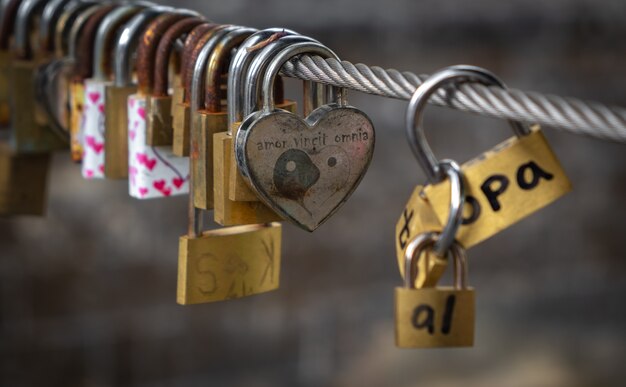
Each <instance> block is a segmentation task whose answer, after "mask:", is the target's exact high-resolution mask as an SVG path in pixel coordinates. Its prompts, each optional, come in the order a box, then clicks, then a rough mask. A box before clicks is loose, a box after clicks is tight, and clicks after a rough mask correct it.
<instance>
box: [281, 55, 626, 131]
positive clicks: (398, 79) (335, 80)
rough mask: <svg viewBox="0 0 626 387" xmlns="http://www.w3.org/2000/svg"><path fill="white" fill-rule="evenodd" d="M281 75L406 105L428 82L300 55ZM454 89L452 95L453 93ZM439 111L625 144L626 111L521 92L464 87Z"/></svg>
mask: <svg viewBox="0 0 626 387" xmlns="http://www.w3.org/2000/svg"><path fill="white" fill-rule="evenodd" d="M281 73H282V74H283V75H285V76H287V77H291V78H300V79H304V80H310V81H315V82H320V83H325V84H329V85H333V86H339V87H345V88H349V89H353V90H357V91H361V92H364V93H368V94H374V95H380V96H384V97H390V98H397V99H404V100H408V99H410V98H411V96H412V95H413V93H414V92H415V89H416V88H417V87H418V86H419V85H421V84H422V82H423V81H424V80H426V79H427V78H428V75H423V74H422V75H416V74H413V73H411V72H407V71H405V72H400V71H398V70H393V69H389V70H385V69H383V68H380V67H378V66H372V67H369V66H367V65H364V64H353V63H350V62H347V61H338V60H336V59H324V58H322V57H319V56H309V55H301V56H298V57H296V58H294V59H292V60H291V61H289V62H287V63H286V64H285V65H284V66H283V68H282V70H281ZM451 89H453V92H450V90H451ZM430 102H431V103H433V104H435V105H439V106H447V107H450V108H453V109H458V110H461V111H466V112H472V113H477V114H481V115H486V116H491V117H497V118H503V119H509V120H519V121H524V122H528V123H538V124H541V125H546V126H550V127H553V128H557V129H562V130H566V131H569V132H572V133H575V134H582V135H586V136H590V137H596V138H600V139H604V140H612V141H619V142H626V109H625V108H622V107H617V106H606V105H603V104H600V103H597V102H592V101H583V100H580V99H576V98H564V97H560V96H556V95H545V94H540V93H536V92H526V91H521V90H517V89H501V88H498V87H488V86H484V85H481V84H476V83H464V84H460V85H454V86H451V87H450V88H447V89H442V90H440V91H439V92H438V93H436V94H435V95H434V96H433V97H432V98H431V100H430Z"/></svg>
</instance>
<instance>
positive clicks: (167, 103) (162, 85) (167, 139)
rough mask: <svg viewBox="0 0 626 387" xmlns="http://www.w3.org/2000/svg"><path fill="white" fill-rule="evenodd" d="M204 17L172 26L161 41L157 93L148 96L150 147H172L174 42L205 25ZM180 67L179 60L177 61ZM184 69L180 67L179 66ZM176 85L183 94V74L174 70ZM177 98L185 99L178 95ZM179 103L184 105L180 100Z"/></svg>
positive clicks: (148, 139)
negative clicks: (171, 59) (170, 75)
mask: <svg viewBox="0 0 626 387" xmlns="http://www.w3.org/2000/svg"><path fill="white" fill-rule="evenodd" d="M202 23H203V21H202V19H200V18H195V17H191V18H185V19H182V20H180V21H178V22H177V23H175V24H174V25H172V26H171V27H170V28H169V29H168V30H167V31H166V32H165V34H164V35H163V37H162V38H161V39H160V40H159V45H158V47H157V50H156V60H155V64H154V78H153V81H152V84H153V90H152V93H151V95H150V96H149V97H148V107H149V108H148V117H147V125H148V127H147V133H146V134H147V137H146V142H147V144H148V145H150V146H164V145H172V142H173V129H172V99H173V98H172V96H170V95H169V87H170V82H169V73H170V62H171V61H170V57H171V55H172V51H173V49H174V43H175V42H176V40H177V39H179V38H180V37H182V36H184V35H187V34H189V33H190V31H192V30H193V29H194V28H195V27H197V26H198V25H200V24H202ZM174 63H175V64H178V63H179V61H174ZM178 67H180V65H179V66H178ZM174 74H175V75H174V79H173V81H172V84H173V85H175V87H178V89H179V91H178V93H180V71H176V70H175V71H174ZM174 97H175V98H182V95H180V94H177V95H175V96H174ZM177 102H182V99H181V100H180V101H178V100H177Z"/></svg>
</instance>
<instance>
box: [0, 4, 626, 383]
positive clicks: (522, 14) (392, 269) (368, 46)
mask: <svg viewBox="0 0 626 387" xmlns="http://www.w3.org/2000/svg"><path fill="white" fill-rule="evenodd" d="M162 2H163V1H162ZM172 4H174V3H172ZM175 4H176V5H177V6H186V7H190V8H194V9H197V10H200V11H202V12H203V13H204V14H205V15H208V16H209V17H210V18H211V19H212V20H214V21H217V22H224V23H233V24H243V25H250V26H254V27H257V28H265V27H270V26H281V27H286V28H292V29H295V30H297V31H299V32H301V33H304V34H309V35H311V36H313V37H315V38H317V39H319V40H320V41H322V42H323V43H325V44H328V45H329V46H330V47H331V48H333V49H334V50H335V51H336V52H337V53H338V54H339V55H340V56H341V57H342V58H344V59H347V60H351V61H354V62H364V63H368V64H371V65H379V66H382V67H395V68H397V69H398V70H411V71H414V72H417V73H429V72H432V71H434V70H436V69H438V68H441V67H443V66H447V65H451V64H456V63H471V64H476V65H480V66H485V67H487V68H489V69H491V70H493V71H494V72H496V73H497V74H499V75H500V76H501V77H502V78H503V79H504V80H505V81H506V82H507V83H508V84H509V85H510V86H512V87H516V88H520V89H528V90H537V91H541V92H545V93H554V94H561V95H571V96H577V97H581V98H588V99H593V100H598V101H602V102H605V103H610V104H618V105H623V106H626V94H625V93H624V90H625V89H626V73H625V72H624V63H625V60H626V51H625V50H624V41H626V39H625V38H626V23H624V21H625V20H624V18H625V16H626V4H625V3H624V2H623V1H619V0H615V1H590V0H588V1H565V0H559V1H551V2H543V3H538V2H530V1H520V0H517V1H509V2H501V1H495V0H482V1H473V2H465V1H448V2H437V1H422V2H415V1H410V0H402V1H394V2H377V3H373V2H362V1H361V2H359V1H354V0H342V1H337V2H330V1H318V2H306V3H302V2H293V1H286V0H266V1H257V2H252V1H243V0H231V1H228V2H211V3H208V2H200V1H178V2H175ZM288 85H289V87H290V90H291V93H292V95H293V93H297V90H296V88H297V87H298V84H297V83H296V82H289V83H288ZM350 102H351V103H352V104H353V105H355V106H357V107H359V108H361V109H363V110H364V111H366V112H367V113H368V114H369V115H370V117H371V118H372V120H373V121H374V124H375V126H376V128H377V145H376V152H375V157H374V161H373V164H372V166H371V168H370V170H369V172H368V174H367V176H366V178H365V179H364V181H363V183H362V184H361V186H360V188H359V189H358V190H357V191H356V193H355V194H354V195H353V197H352V198H351V199H350V201H349V202H348V203H347V204H346V205H345V207H344V208H342V210H341V211H340V212H339V213H338V214H337V215H336V216H335V217H334V218H333V219H331V220H330V221H329V222H328V223H327V224H325V225H324V226H323V227H322V228H321V229H320V230H318V231H316V232H315V233H313V234H308V233H304V232H302V231H300V230H298V229H296V228H294V227H292V226H289V225H285V229H284V246H283V264H282V269H283V272H282V278H281V282H282V284H281V289H280V290H279V291H277V292H273V293H269V294H267V295H262V296H257V297H253V298H250V299H244V300H237V301H232V302H227V303H218V304H211V305H199V306H193V307H181V306H177V305H176V304H175V289H176V263H177V262H176V261H177V243H178V237H179V236H180V235H182V234H183V233H184V231H185V223H186V220H185V216H186V203H185V199H183V198H173V199H171V200H165V201H151V202H144V203H141V202H138V201H134V200H131V199H130V198H129V197H128V196H127V194H126V190H127V188H126V185H125V183H123V182H112V181H106V182H87V181H83V180H82V179H81V178H80V173H79V170H78V167H77V166H75V165H72V163H71V162H70V161H69V157H68V155H65V154H59V155H57V156H55V162H54V168H53V171H52V179H51V182H50V183H51V184H50V204H49V214H48V216H47V218H45V219H10V220H0V385H1V386H11V387H14V386H64V387H67V386H94V387H96V386H97V387H100V386H251V387H255V386H363V387H364V386H407V387H408V386H417V385H419V386H432V387H444V386H458V385H461V384H463V385H466V386H477V387H478V386H481V387H483V386H500V387H502V386H505V387H506V386H511V387H513V386H555V387H556V386H567V387H575V386H599V385H602V386H622V385H623V380H624V377H626V371H625V370H624V367H623V366H622V361H623V359H624V358H625V357H626V331H625V329H624V327H625V326H626V313H625V312H624V308H623V301H622V300H623V297H624V296H625V295H626V280H624V278H626V277H625V275H624V274H625V272H626V264H625V263H626V260H625V259H624V258H626V246H625V245H624V243H623V239H622V238H623V235H624V230H625V229H626V228H625V227H624V226H625V225H626V220H625V216H624V215H626V211H625V210H626V204H625V202H624V200H623V198H624V197H625V195H626V183H625V182H626V145H622V144H615V143H609V142H603V141H599V140H595V139H590V138H582V137H578V136H574V135H571V134H567V133H564V132H559V131H556V130H553V129H550V128H546V134H547V135H548V138H549V140H550V142H551V144H552V146H553V148H554V150H555V151H556V153H557V154H558V156H559V157H560V159H561V162H562V164H563V165H564V167H565V169H566V170H567V171H568V173H569V176H570V178H571V180H572V182H573V184H574V188H575V190H574V192H572V193H571V194H569V195H568V196H567V197H565V198H564V199H562V200H560V201H558V202H557V203H555V204H554V205H552V206H550V207H549V208H547V209H545V210H543V211H541V212H539V213H538V214H536V215H535V216H533V217H531V218H529V219H527V220H524V221H523V222H521V223H520V224H518V225H516V226H515V227H513V228H511V229H508V230H506V231H505V232H503V233H502V234H499V235H498V236H497V237H495V238H493V239H492V240H489V241H487V242H485V243H484V244H482V245H480V246H478V247H476V248H474V249H472V250H471V251H470V272H471V276H470V282H471V283H472V284H473V285H474V286H475V287H476V288H477V297H478V305H477V311H476V316H477V333H476V346H475V348H474V349H450V350H429V351H407V350H399V349H396V348H395V347H394V344H393V320H392V318H393V315H392V313H393V288H394V287H395V286H397V285H399V284H400V278H399V276H398V274H397V270H396V263H395V256H394V255H395V254H394V247H393V230H394V226H395V222H396V220H397V217H398V216H399V214H400V211H401V209H402V207H403V205H404V204H405V202H406V200H407V198H408V196H409V195H410V193H411V191H412V189H413V187H414V186H415V185H416V184H421V183H423V182H424V181H425V177H424V175H423V173H422V172H421V170H420V168H419V166H418V165H417V163H416V162H415V160H414V159H413V157H412V155H411V153H410V151H409V148H408V146H407V144H406V141H405V138H404V132H403V130H404V122H403V121H404V112H405V109H406V102H404V101H395V100H387V99H382V98H378V97H372V96H366V95H362V94H359V93H356V92H353V93H351V94H350ZM426 126H427V132H428V137H429V139H430V140H431V143H432V144H433V147H434V148H435V150H436V152H437V154H438V155H441V156H442V157H444V156H445V157H454V158H456V159H458V160H460V161H464V160H467V159H469V158H470V157H472V156H473V155H475V154H477V153H479V152H481V151H483V150H486V149H488V148H489V147H491V146H492V145H494V144H496V143H497V142H498V141H500V140H502V139H503V138H505V137H507V136H508V135H509V131H508V128H507V126H506V123H504V122H502V121H498V120H491V119H485V118H480V117H475V116H471V115H467V114H462V113H458V112H450V111H448V110H444V109H438V108H431V110H429V113H428V114H427V120H426Z"/></svg>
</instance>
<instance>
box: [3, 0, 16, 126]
mask: <svg viewBox="0 0 626 387" xmlns="http://www.w3.org/2000/svg"><path fill="white" fill-rule="evenodd" d="M20 3H21V0H11V1H3V2H2V4H0V7H2V19H1V20H0V23H1V24H0V128H2V127H6V126H8V125H9V123H10V122H11V118H10V109H9V83H10V82H9V79H10V76H9V72H10V64H11V53H10V51H9V49H10V46H11V38H12V36H13V31H14V27H15V19H16V17H17V10H18V8H19V5H20Z"/></svg>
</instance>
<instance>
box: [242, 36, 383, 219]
mask: <svg viewBox="0 0 626 387" xmlns="http://www.w3.org/2000/svg"><path fill="white" fill-rule="evenodd" d="M287 38H289V37H285V38H284V39H287ZM279 41H280V40H279ZM270 46H271V45H270ZM270 46H268V47H266V48H264V49H263V50H267V49H268V48H270ZM304 53H309V54H315V55H321V56H323V57H336V55H335V54H334V53H333V52H332V51H330V50H329V49H328V48H327V47H325V46H322V45H320V44H318V43H295V44H293V45H291V46H289V47H287V48H285V49H283V50H282V51H281V52H280V53H279V54H278V55H276V56H275V57H274V58H273V59H272V61H271V62H270V63H269V65H268V66H267V71H266V72H265V74H264V77H263V87H262V94H263V107H262V109H261V110H260V111H258V112H256V113H254V114H251V115H250V116H248V117H246V118H245V119H244V121H243V122H242V124H241V126H240V127H239V131H238V133H237V137H236V144H235V152H236V159H237V164H238V166H239V169H240V171H241V174H242V175H243V176H244V177H245V178H246V179H247V180H248V182H249V183H250V186H251V187H253V188H254V190H255V191H256V192H257V194H258V195H259V197H260V198H261V199H262V200H263V202H264V203H265V204H267V205H268V206H269V207H270V208H272V209H273V210H274V211H276V212H277V213H278V214H279V215H281V216H282V217H283V218H285V219H289V220H290V221H292V222H293V223H294V224H296V225H297V226H299V227H301V228H303V229H305V230H307V231H313V230H315V229H316V228H317V227H319V226H320V225H321V224H322V223H323V222H324V221H326V220H327V219H328V218H329V217H330V216H331V215H332V214H334V213H335V212H336V211H337V210H338V209H339V207H340V206H341V205H342V204H343V203H345V201H346V200H347V198H348V197H349V196H350V195H351V194H352V192H354V190H355V189H356V187H357V186H358V184H359V182H360V181H361V179H362V177H363V175H364V174H365V171H366V170H367V167H368V166H369V163H370V161H371V158H372V154H373V151H374V127H373V125H372V122H371V121H370V119H369V118H368V117H367V116H366V115H365V113H363V112H361V111H359V110H358V109H356V108H354V107H351V106H348V105H347V104H346V100H345V90H339V91H336V90H335V93H334V94H335V95H334V96H333V98H334V100H335V103H332V104H327V105H324V106H322V107H319V108H317V109H316V110H314V111H313V112H312V113H311V114H309V115H308V116H307V117H306V119H302V118H300V117H298V116H297V115H295V114H292V113H289V112H286V111H284V110H280V109H276V106H275V104H274V97H273V87H272V86H273V84H274V79H275V78H276V76H277V75H278V72H279V71H280V68H281V67H282V66H283V65H284V64H285V63H286V62H287V61H288V60H290V59H291V58H293V57H294V56H297V55H299V54H304Z"/></svg>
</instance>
